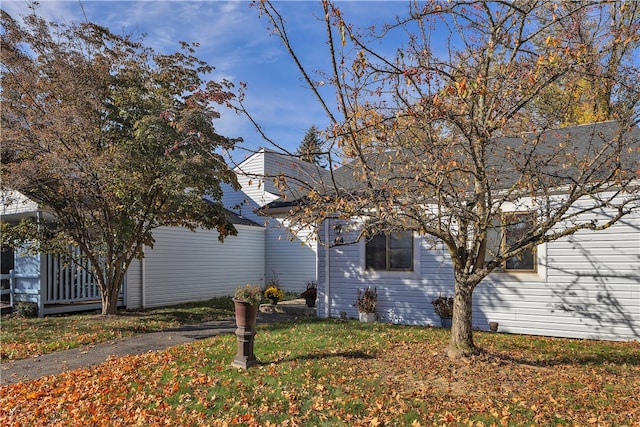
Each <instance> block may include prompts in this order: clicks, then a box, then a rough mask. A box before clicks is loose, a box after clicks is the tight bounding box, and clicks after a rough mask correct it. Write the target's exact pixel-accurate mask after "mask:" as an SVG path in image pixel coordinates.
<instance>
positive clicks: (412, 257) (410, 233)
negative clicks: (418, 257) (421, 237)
mask: <svg viewBox="0 0 640 427" xmlns="http://www.w3.org/2000/svg"><path fill="white" fill-rule="evenodd" d="M398 233H407V234H408V236H409V238H408V239H406V240H409V247H408V248H406V247H402V248H400V249H405V250H406V249H409V251H410V252H409V255H408V260H409V262H410V266H409V267H403V268H400V267H391V259H392V251H393V249H394V248H392V247H391V242H392V234H398ZM381 235H384V236H385V268H384V269H380V268H373V267H369V265H368V259H369V257H368V254H367V251H368V248H369V243H370V242H373V240H374V239H375V238H376V237H379V236H381ZM402 240H405V239H402ZM415 240H416V239H415V236H414V233H413V231H411V230H403V231H392V232H388V233H377V234H376V235H374V236H373V237H372V238H371V239H370V240H368V241H366V242H364V263H363V267H364V270H365V271H367V272H377V273H407V272H409V273H412V272H415V271H416V262H415V253H416V248H415Z"/></svg>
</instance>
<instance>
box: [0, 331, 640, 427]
mask: <svg viewBox="0 0 640 427" xmlns="http://www.w3.org/2000/svg"><path fill="white" fill-rule="evenodd" d="M475 337H476V341H477V343H478V345H479V346H480V347H482V348H483V349H484V351H483V353H482V354H481V355H480V356H477V357H474V358H471V359H469V360H464V361H450V360H449V359H447V358H446V356H445V355H444V352H443V349H444V347H445V346H446V343H447V340H448V331H446V330H443V329H437V328H428V327H410V326H396V325H389V324H382V323H373V324H371V323H360V322H357V321H353V320H349V321H339V320H330V319H328V320H320V319H313V318H311V319H304V320H300V321H297V322H291V323H277V324H265V325H259V327H258V334H257V336H256V339H255V353H256V356H257V358H258V360H259V361H260V364H259V365H258V366H256V367H253V368H250V369H249V370H247V371H244V370H237V369H234V368H232V367H230V363H231V361H232V360H233V356H234V355H235V352H236V337H235V336H233V335H222V336H216V337H212V338H209V339H205V340H201V341H197V342H194V343H191V344H186V345H181V346H177V347H173V348H170V349H167V350H164V351H158V352H152V353H146V354H142V355H135V356H127V357H122V358H112V359H110V360H109V361H108V362H106V363H104V364H102V365H99V366H97V367H92V368H89V369H78V370H75V371H72V372H69V373H64V374H61V375H58V376H52V377H45V378H42V379H38V380H35V381H30V382H27V383H19V384H13V385H9V386H6V387H3V389H2V390H0V391H1V393H0V396H1V397H0V425H51V424H53V423H54V421H55V422H57V423H59V424H60V425H181V426H183V425H184V426H187V425H188V426H199V425H212V426H217V425H220V426H223V425H246V426H269V425H278V426H295V425H300V426H307V425H319V426H323V425H326V426H335V425H348V426H360V425H362V426H364V425H366V426H371V425H373V426H376V425H379V426H382V425H384V426H393V425H398V426H411V425H413V426H418V425H422V426H427V425H428V426H431V425H446V426H450V425H454V426H455V425H477V426H480V425H486V426H489V425H512V426H522V425H536V426H547V425H602V426H624V425H638V424H637V423H638V420H640V409H639V407H640V406H639V405H638V402H639V400H638V399H639V398H638V396H640V343H639V342H627V343H614V342H598V341H583V340H567V339H552V338H542V337H530V336H520V335H507V334H499V333H493V334H492V333H484V332H478V333H476V334H475Z"/></svg>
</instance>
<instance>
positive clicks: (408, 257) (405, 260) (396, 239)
mask: <svg viewBox="0 0 640 427" xmlns="http://www.w3.org/2000/svg"><path fill="white" fill-rule="evenodd" d="M365 254H366V255H365V259H366V264H365V266H366V269H367V270H383V271H413V232H411V231H397V232H393V233H389V234H376V235H375V236H374V237H373V238H372V239H371V240H370V241H368V242H367V243H366V245H365Z"/></svg>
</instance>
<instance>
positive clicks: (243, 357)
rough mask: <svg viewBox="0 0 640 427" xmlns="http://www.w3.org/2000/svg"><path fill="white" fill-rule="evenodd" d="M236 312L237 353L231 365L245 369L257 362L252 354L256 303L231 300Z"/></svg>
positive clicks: (256, 312) (256, 311)
mask: <svg viewBox="0 0 640 427" xmlns="http://www.w3.org/2000/svg"><path fill="white" fill-rule="evenodd" d="M233 303H234V306H235V312H236V326H237V327H238V328H237V329H236V336H237V337H238V353H237V354H236V356H235V357H234V359H233V362H231V366H234V367H236V368H243V369H247V368H249V367H251V366H253V365H256V364H258V361H257V360H256V356H255V355H254V354H253V341H254V337H255V335H256V318H257V315H258V305H252V304H249V303H246V302H242V301H237V300H235V299H234V300H233Z"/></svg>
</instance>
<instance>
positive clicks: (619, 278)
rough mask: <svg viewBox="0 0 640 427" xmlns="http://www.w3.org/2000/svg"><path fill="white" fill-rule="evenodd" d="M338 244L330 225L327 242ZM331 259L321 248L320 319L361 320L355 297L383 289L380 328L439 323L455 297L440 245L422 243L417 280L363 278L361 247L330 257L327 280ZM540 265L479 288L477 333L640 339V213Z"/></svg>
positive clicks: (560, 249) (544, 255) (553, 247)
mask: <svg viewBox="0 0 640 427" xmlns="http://www.w3.org/2000/svg"><path fill="white" fill-rule="evenodd" d="M321 230H322V233H324V230H325V228H321ZM322 237H323V240H324V234H322ZM334 238H335V233H334V230H333V223H332V225H331V226H330V227H329V236H328V239H329V241H333V239H334ZM345 240H346V239H345ZM326 251H327V249H326V248H325V247H323V246H321V247H320V249H319V255H318V284H319V306H318V313H319V315H320V316H327V315H328V316H330V317H339V316H340V315H341V313H344V314H346V315H347V316H349V317H356V316H357V312H356V310H355V308H354V307H353V303H354V301H355V298H356V289H357V288H363V287H365V286H367V285H369V286H375V287H377V289H378V304H379V309H378V316H379V318H380V319H381V320H383V321H389V322H395V323H403V324H423V325H429V324H436V325H437V324H438V323H439V320H438V319H437V317H436V316H435V313H434V311H433V307H432V306H431V304H430V301H431V299H432V298H434V297H436V296H438V294H439V293H440V292H442V293H445V294H449V295H451V294H452V293H453V276H452V269H451V265H450V264H451V263H450V260H449V257H448V254H447V252H446V250H445V248H444V247H443V245H442V244H436V245H429V244H425V243H421V245H420V262H419V267H418V268H419V271H420V274H419V277H411V276H410V275H405V276H404V277H402V275H399V274H395V275H388V276H387V277H371V276H367V275H366V274H363V272H362V258H361V257H362V253H361V251H362V244H355V245H349V246H342V247H335V248H331V249H330V253H331V257H330V259H329V263H330V267H329V271H330V275H329V277H328V278H327V276H326V274H325V271H326V258H325V255H326ZM539 257H540V258H541V260H540V261H541V265H540V267H539V269H538V273H536V274H532V273H528V274H504V273H493V274H491V275H490V276H489V277H487V278H485V280H484V281H483V282H482V283H480V284H479V285H478V287H477V288H476V290H475V292H474V312H473V325H474V327H475V328H478V329H483V330H487V329H488V324H489V322H490V321H497V322H498V323H499V330H500V331H503V332H512V333H523V334H533V335H544V336H562V337H574V338H593V339H611V340H638V339H640V213H638V212H637V211H636V213H635V214H634V215H633V216H629V217H626V218H625V219H624V220H623V221H620V222H619V223H617V224H615V225H614V226H612V227H610V228H608V229H606V230H603V231H599V232H590V231H581V232H579V233H577V234H575V235H573V236H571V237H568V238H564V239H562V240H558V241H554V242H550V243H548V244H546V245H543V246H541V247H539ZM327 279H329V280H328V281H327ZM327 286H329V292H328V295H327ZM325 298H326V300H325ZM326 302H328V303H329V305H328V306H327V304H326Z"/></svg>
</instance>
